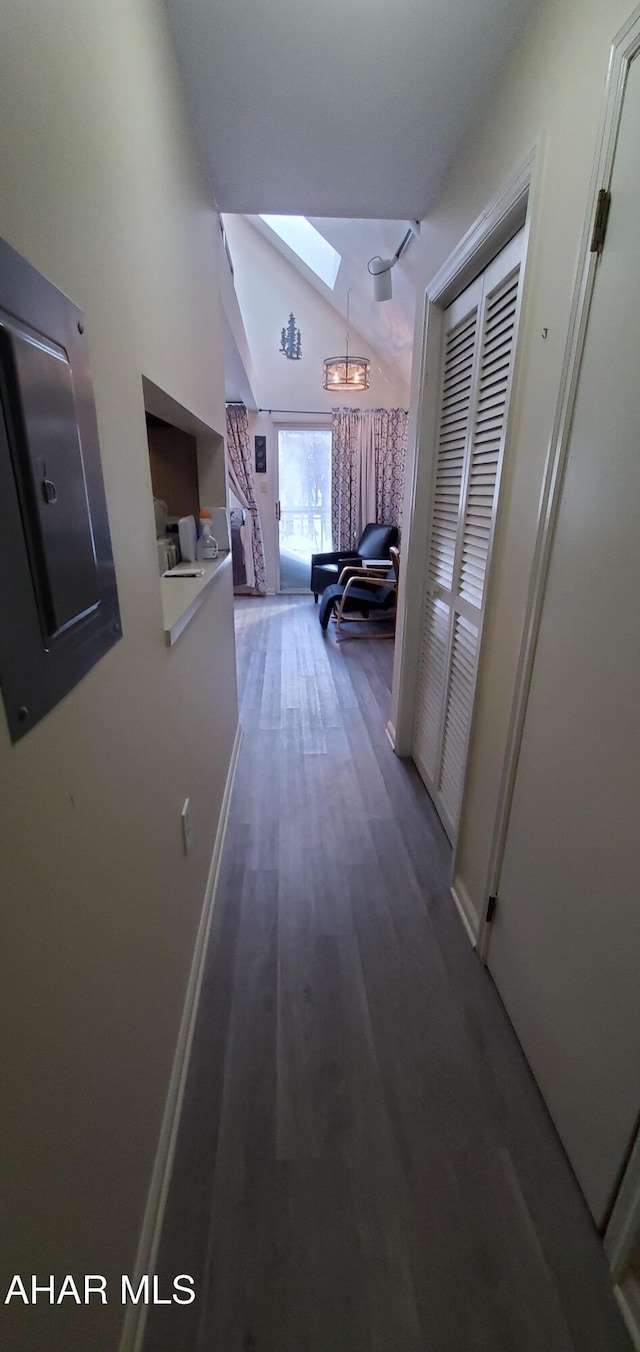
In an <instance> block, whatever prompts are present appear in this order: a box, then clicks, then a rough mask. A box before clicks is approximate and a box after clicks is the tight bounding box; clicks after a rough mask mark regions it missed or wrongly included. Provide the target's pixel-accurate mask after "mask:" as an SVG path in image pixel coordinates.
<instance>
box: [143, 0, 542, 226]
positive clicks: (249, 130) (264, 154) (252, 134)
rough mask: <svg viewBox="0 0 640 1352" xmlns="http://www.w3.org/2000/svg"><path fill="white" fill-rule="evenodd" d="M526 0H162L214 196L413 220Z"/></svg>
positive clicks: (250, 208)
mask: <svg viewBox="0 0 640 1352" xmlns="http://www.w3.org/2000/svg"><path fill="white" fill-rule="evenodd" d="M531 3H532V0H475V2H474V3H472V0H395V3H394V4H393V5H391V4H389V2H388V0H324V3H322V4H319V3H314V4H312V3H309V0H306V3H301V2H300V0H271V3H269V4H256V0H168V8H169V13H170V18H171V22H172V26H173V31H174V35H175V41H176V46H177V51H178V58H179V61H180V65H181V68H182V73H183V78H184V85H185V90H186V94H187V98H188V100H189V102H190V104H191V108H192V114H193V119H194V125H195V128H196V131H197V134H198V137H199V140H200V143H201V147H202V151H203V154H204V157H205V160H206V163H207V165H208V168H209V171H210V175H211V182H212V187H213V192H214V196H215V200H216V205H217V206H218V208H219V209H220V210H221V211H227V212H246V213H256V212H274V213H277V212H280V213H290V214H300V215H306V216H352V217H371V218H383V217H387V218H391V219H394V220H404V219H416V220H418V219H421V218H422V217H423V216H424V215H425V213H426V211H427V209H428V207H429V205H430V203H431V202H432V200H433V198H434V195H435V194H436V192H437V190H438V187H439V185H440V182H441V179H442V175H443V173H444V171H445V169H446V167H447V164H448V163H449V161H450V159H451V158H452V156H453V154H454V152H455V150H456V148H457V146H458V145H459V144H460V141H461V140H462V138H463V137H464V135H465V133H466V131H467V130H468V128H469V126H470V124H471V121H472V118H473V116H474V113H475V112H476V110H477V109H478V107H479V105H480V104H481V102H482V100H483V99H484V98H485V97H486V96H487V95H488V93H489V89H490V86H491V83H492V81H494V80H495V78H496V76H497V72H498V69H499V66H500V62H501V61H502V59H503V57H504V55H505V53H506V51H507V49H508V47H509V46H510V45H511V43H512V41H513V39H514V37H515V35H516V33H517V31H518V28H519V27H520V25H521V23H522V21H523V18H524V16H525V13H526V11H527V10H528V9H529V7H530V5H531Z"/></svg>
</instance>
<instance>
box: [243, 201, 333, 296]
mask: <svg viewBox="0 0 640 1352" xmlns="http://www.w3.org/2000/svg"><path fill="white" fill-rule="evenodd" d="M260 220H261V221H264V223H265V225H268V226H269V229H270V230H273V232H274V234H276V235H277V236H278V238H279V239H281V240H283V242H284V243H285V244H287V245H288V246H289V248H290V249H292V250H293V253H294V254H297V256H298V258H300V259H301V261H302V262H303V263H306V265H307V267H308V268H311V271H312V272H315V274H316V277H319V278H320V281H321V282H324V283H325V285H326V286H329V287H331V290H332V291H333V288H334V286H335V284H336V277H337V276H338V269H339V267H340V264H341V262H342V259H341V257H340V254H339V253H337V252H336V250H335V249H334V248H333V247H332V245H331V244H329V243H328V242H327V240H326V239H325V238H324V237H323V236H322V235H321V234H320V231H319V230H316V228H315V226H314V225H312V224H311V222H310V221H308V220H307V218H306V216H261V217H260Z"/></svg>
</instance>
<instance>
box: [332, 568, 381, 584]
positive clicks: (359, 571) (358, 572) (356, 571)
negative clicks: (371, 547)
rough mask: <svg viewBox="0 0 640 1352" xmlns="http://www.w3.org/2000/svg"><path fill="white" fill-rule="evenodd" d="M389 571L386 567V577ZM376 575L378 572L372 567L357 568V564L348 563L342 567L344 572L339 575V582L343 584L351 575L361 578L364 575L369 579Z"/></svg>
mask: <svg viewBox="0 0 640 1352" xmlns="http://www.w3.org/2000/svg"><path fill="white" fill-rule="evenodd" d="M388 571H389V569H388V568H386V569H385V577H386V575H387V573H388ZM376 576H377V574H376V572H375V571H374V569H372V568H357V567H356V566H355V564H351V563H347V564H345V566H344V568H343V569H342V572H341V573H340V575H339V577H338V583H339V584H340V585H342V583H343V582H347V581H348V580H349V578H350V577H360V578H362V577H364V578H368V579H369V580H371V579H372V578H375V577H376Z"/></svg>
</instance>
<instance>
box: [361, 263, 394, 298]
mask: <svg viewBox="0 0 640 1352" xmlns="http://www.w3.org/2000/svg"><path fill="white" fill-rule="evenodd" d="M394 262H395V259H394V258H372V259H371V261H370V262H369V263H368V265H367V266H368V268H369V272H370V273H371V276H372V277H373V299H374V300H391V295H392V288H391V269H392V267H393V265H394Z"/></svg>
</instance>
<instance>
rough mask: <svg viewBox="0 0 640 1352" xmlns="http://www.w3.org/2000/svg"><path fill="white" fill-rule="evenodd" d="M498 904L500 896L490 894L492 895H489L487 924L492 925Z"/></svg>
mask: <svg viewBox="0 0 640 1352" xmlns="http://www.w3.org/2000/svg"><path fill="white" fill-rule="evenodd" d="M497 905H498V898H497V897H496V896H495V894H494V895H493V896H490V897H489V900H488V902H487V914H486V915H485V923H486V924H487V925H490V924H491V921H492V920H493V917H494V915H495V913H496V906H497Z"/></svg>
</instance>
